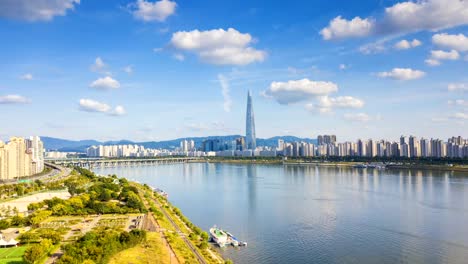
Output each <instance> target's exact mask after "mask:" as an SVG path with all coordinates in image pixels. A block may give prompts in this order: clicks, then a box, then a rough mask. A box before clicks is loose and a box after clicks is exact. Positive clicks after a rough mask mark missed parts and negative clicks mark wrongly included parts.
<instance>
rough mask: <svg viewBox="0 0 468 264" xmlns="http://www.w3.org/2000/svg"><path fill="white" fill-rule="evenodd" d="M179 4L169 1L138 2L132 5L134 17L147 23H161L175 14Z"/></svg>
mask: <svg viewBox="0 0 468 264" xmlns="http://www.w3.org/2000/svg"><path fill="white" fill-rule="evenodd" d="M176 7H177V3H176V2H173V1H169V0H161V1H156V2H150V1H145V0H138V1H137V2H136V3H133V4H131V5H130V8H131V9H133V16H134V17H135V18H137V19H139V20H143V21H145V22H150V21H159V22H163V21H165V20H166V18H168V17H169V16H170V15H172V14H174V13H175V9H176Z"/></svg>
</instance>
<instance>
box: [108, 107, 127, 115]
mask: <svg viewBox="0 0 468 264" xmlns="http://www.w3.org/2000/svg"><path fill="white" fill-rule="evenodd" d="M126 113H127V111H125V108H124V107H123V106H121V105H118V106H116V107H115V108H114V110H113V111H111V112H110V113H109V114H110V115H113V116H121V115H125V114H126Z"/></svg>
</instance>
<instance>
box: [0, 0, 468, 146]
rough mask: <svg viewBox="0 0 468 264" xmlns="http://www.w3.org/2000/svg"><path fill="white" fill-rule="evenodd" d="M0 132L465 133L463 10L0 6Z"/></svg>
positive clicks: (346, 4) (340, 5) (194, 4)
mask: <svg viewBox="0 0 468 264" xmlns="http://www.w3.org/2000/svg"><path fill="white" fill-rule="evenodd" d="M0 36H1V41H0V59H1V63H0V122H1V124H2V126H1V129H0V138H4V139H5V138H7V137H9V136H12V135H20V136H26V135H30V134H37V135H47V136H53V137H61V138H68V139H89V138H93V139H99V140H116V139H130V140H138V141H146V140H164V139H172V138H176V137H188V136H205V135H227V134H243V133H244V129H245V108H246V94H247V91H248V90H251V91H252V94H253V100H254V109H255V116H256V128H257V136H258V137H263V138H264V137H270V136H275V135H296V136H301V137H316V136H317V135H318V134H324V133H333V134H336V135H337V136H338V139H339V141H342V140H355V139H357V138H364V139H366V138H374V139H381V138H385V139H397V138H398V137H399V136H400V135H401V134H406V135H408V134H413V135H415V136H423V137H429V138H430V137H440V138H444V139H445V138H447V137H449V136H452V135H461V136H465V137H466V136H468V134H467V131H468V130H467V123H468V97H467V95H468V2H467V1H459V0H427V1H417V2H415V1H363V0H361V1H330V0H328V1H294V0H292V1H288V2H287V4H285V3H284V2H278V1H232V3H228V2H226V1H169V0H163V1H144V0H131V1H130V0H128V1H123V0H121V1H111V0H109V1H90V0H81V1H80V0H55V1H51V0H41V1H33V0H0Z"/></svg>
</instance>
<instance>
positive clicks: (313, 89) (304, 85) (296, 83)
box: [263, 78, 338, 104]
mask: <svg viewBox="0 0 468 264" xmlns="http://www.w3.org/2000/svg"><path fill="white" fill-rule="evenodd" d="M336 91H338V86H337V85H336V84H335V83H332V82H323V81H311V80H309V79H306V78H305V79H302V80H291V81H287V82H272V83H271V84H270V87H269V88H268V89H267V90H265V91H264V92H263V95H264V96H265V97H267V98H272V99H275V100H276V101H277V102H278V103H280V104H292V103H297V102H300V101H305V100H308V99H311V98H313V97H315V96H319V95H328V94H330V93H333V92H336Z"/></svg>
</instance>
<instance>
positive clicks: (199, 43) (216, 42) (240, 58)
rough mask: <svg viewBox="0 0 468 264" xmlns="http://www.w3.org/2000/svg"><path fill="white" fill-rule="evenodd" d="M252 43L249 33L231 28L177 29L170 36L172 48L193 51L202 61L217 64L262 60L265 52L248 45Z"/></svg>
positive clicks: (237, 63) (246, 62)
mask: <svg viewBox="0 0 468 264" xmlns="http://www.w3.org/2000/svg"><path fill="white" fill-rule="evenodd" d="M253 43H254V40H253V38H252V36H251V35H250V34H248V33H240V32H239V31H237V30H236V29H233V28H229V29H228V30H224V29H213V30H207V31H199V30H193V31H178V32H175V33H174V34H172V38H171V45H172V46H173V47H174V48H176V49H178V50H182V51H188V52H193V53H195V54H197V55H198V56H199V57H200V59H201V60H202V61H204V62H207V63H210V64H217V65H246V64H250V63H253V62H261V61H263V60H264V59H265V58H266V52H265V51H262V50H257V49H255V48H253V47H250V45H251V44H253Z"/></svg>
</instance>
